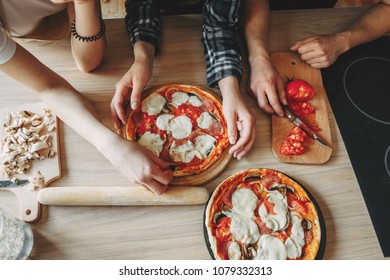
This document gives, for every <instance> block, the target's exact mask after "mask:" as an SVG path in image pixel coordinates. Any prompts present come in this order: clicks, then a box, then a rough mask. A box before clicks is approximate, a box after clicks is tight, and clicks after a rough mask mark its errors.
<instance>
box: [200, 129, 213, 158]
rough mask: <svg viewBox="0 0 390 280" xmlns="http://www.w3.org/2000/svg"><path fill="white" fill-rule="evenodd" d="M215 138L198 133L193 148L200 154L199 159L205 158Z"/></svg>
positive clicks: (211, 149) (211, 148)
mask: <svg viewBox="0 0 390 280" xmlns="http://www.w3.org/2000/svg"><path fill="white" fill-rule="evenodd" d="M216 143H217V140H216V139H215V138H214V137H212V136H210V135H208V134H204V135H199V136H198V137H196V138H195V150H196V151H197V152H198V153H197V156H198V154H199V155H200V157H199V156H198V157H199V159H205V158H207V157H208V156H209V155H210V153H211V152H212V151H213V150H214V148H215V146H216Z"/></svg>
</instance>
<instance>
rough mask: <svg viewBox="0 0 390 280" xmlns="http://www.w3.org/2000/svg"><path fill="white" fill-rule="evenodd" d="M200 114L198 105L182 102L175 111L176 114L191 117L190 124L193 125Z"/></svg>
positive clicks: (195, 124)
mask: <svg viewBox="0 0 390 280" xmlns="http://www.w3.org/2000/svg"><path fill="white" fill-rule="evenodd" d="M201 114H202V111H200V110H199V108H198V107H195V106H193V105H191V104H182V105H180V106H179V107H177V110H176V112H175V115H176V116H187V117H189V118H190V119H191V122H192V126H193V127H195V126H197V125H198V122H197V120H198V118H199V117H200V115H201Z"/></svg>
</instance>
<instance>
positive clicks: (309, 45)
mask: <svg viewBox="0 0 390 280" xmlns="http://www.w3.org/2000/svg"><path fill="white" fill-rule="evenodd" d="M290 49H291V51H296V52H298V53H299V54H300V55H301V59H302V60H303V61H305V62H306V63H307V64H309V65H310V66H311V67H313V68H326V67H328V66H330V65H331V64H332V63H334V62H335V61H336V59H337V58H338V57H339V56H340V55H341V54H342V53H343V52H345V50H347V46H346V41H345V40H344V38H343V36H342V35H341V34H336V35H325V36H317V37H310V38H306V39H304V40H302V41H298V42H296V43H295V44H294V45H293V46H292V47H291V48H290Z"/></svg>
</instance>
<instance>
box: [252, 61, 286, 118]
mask: <svg viewBox="0 0 390 280" xmlns="http://www.w3.org/2000/svg"><path fill="white" fill-rule="evenodd" d="M250 67H251V73H250V78H249V89H248V90H249V92H250V93H251V94H252V95H253V96H254V97H255V98H256V99H257V103H258V104H259V107H260V108H262V109H263V110H264V111H266V112H267V113H270V114H273V113H277V114H278V115H279V116H283V115H284V110H283V108H282V105H281V103H282V104H284V105H287V100H286V93H285V90H284V84H283V80H282V78H281V77H280V76H279V74H278V73H277V71H276V70H275V68H274V67H273V66H272V64H271V62H270V60H269V59H268V58H266V57H262V56H256V57H254V58H252V59H251V60H250Z"/></svg>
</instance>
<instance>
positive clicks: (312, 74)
mask: <svg viewBox="0 0 390 280" xmlns="http://www.w3.org/2000/svg"><path fill="white" fill-rule="evenodd" d="M271 60H272V62H273V64H274V66H275V67H276V69H277V71H278V72H279V74H280V76H281V77H282V79H283V80H284V82H287V80H288V79H291V78H295V79H302V80H305V81H306V82H308V83H309V84H310V85H311V86H312V87H313V88H314V90H315V95H314V97H313V98H312V99H311V100H310V103H311V104H312V105H313V107H314V108H315V110H316V121H317V123H318V126H319V128H320V131H318V132H316V134H317V135H318V136H320V137H321V138H322V139H324V140H325V142H326V143H327V144H328V145H329V148H326V147H323V146H321V145H319V144H318V143H317V142H316V141H314V140H312V139H306V140H305V142H304V143H303V145H304V147H305V153H304V154H302V155H297V156H291V155H283V154H281V153H280V146H281V144H282V142H283V141H284V139H286V137H287V135H288V134H289V133H290V131H291V129H292V128H293V127H294V125H293V124H292V123H290V122H289V121H288V120H287V119H286V118H281V117H278V116H276V115H273V116H272V151H273V153H274V154H275V156H276V157H277V158H278V159H279V160H280V161H283V162H287V163H300V164H322V163H325V162H327V161H328V160H329V158H330V156H331V154H332V148H331V147H332V138H331V131H330V126H329V118H328V112H327V107H326V106H327V96H326V92H325V89H324V86H323V84H322V77H321V71H320V70H319V69H315V68H312V67H311V66H309V65H308V64H306V63H305V62H304V61H302V60H301V59H300V57H299V56H298V55H297V54H295V53H275V54H273V55H272V56H271Z"/></svg>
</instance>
